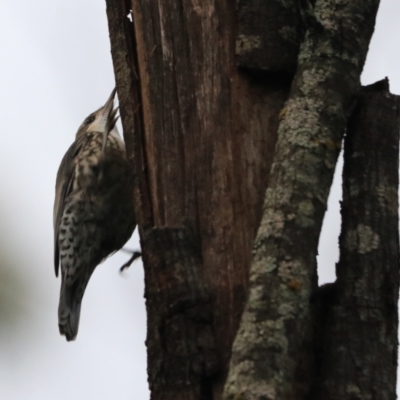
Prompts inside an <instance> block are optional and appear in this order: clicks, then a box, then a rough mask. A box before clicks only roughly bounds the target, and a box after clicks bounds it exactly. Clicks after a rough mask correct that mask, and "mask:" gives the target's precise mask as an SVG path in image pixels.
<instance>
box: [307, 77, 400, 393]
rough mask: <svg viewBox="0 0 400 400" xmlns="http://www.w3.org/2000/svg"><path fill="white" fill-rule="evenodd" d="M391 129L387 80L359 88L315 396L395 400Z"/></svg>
mask: <svg viewBox="0 0 400 400" xmlns="http://www.w3.org/2000/svg"><path fill="white" fill-rule="evenodd" d="M399 126H400V97H399V96H394V95H391V94H390V93H389V88H388V82H387V81H381V82H378V83H377V84H374V85H370V86H368V87H366V88H364V89H363V93H362V96H361V98H360V100H359V101H358V103H357V107H356V109H355V112H354V114H353V115H352V118H351V120H350V123H349V125H348V129H347V134H346V138H345V146H344V170H343V202H342V232H341V236H340V261H339V263H338V265H337V281H336V283H335V284H334V285H332V286H331V288H330V289H329V291H330V295H329V297H328V302H324V303H325V304H324V306H323V312H324V314H325V315H323V316H322V317H323V320H324V321H325V324H324V326H323V327H322V331H321V332H320V333H321V336H322V343H321V348H320V349H319V356H320V360H319V368H318V371H319V376H318V378H317V379H316V386H317V388H316V392H315V395H314V396H313V398H315V399H320V398H324V399H327V400H330V399H332V400H333V399H338V398H340V399H343V400H347V399H348V400H351V399H360V400H378V399H379V400H394V399H396V374H397V345H398V344H397V327H398V318H397V302H398V292H399V235H398V192H397V191H398V168H399V165H398V154H399Z"/></svg>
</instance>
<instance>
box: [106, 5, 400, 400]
mask: <svg viewBox="0 0 400 400" xmlns="http://www.w3.org/2000/svg"><path fill="white" fill-rule="evenodd" d="M106 2H107V15H108V21H109V30H110V39H111V51H112V57H113V63H114V71H115V77H116V84H117V90H118V96H119V100H120V111H121V119H122V124H123V128H124V136H125V141H126V144H127V151H128V156H129V159H130V160H131V162H132V171H133V173H134V174H135V207H136V214H137V220H138V224H139V233H140V238H141V246H142V251H143V261H144V267H145V280H146V282H145V283H146V290H145V297H146V307H147V315H148V335H147V341H146V345H147V348H148V376H149V384H150V390H151V396H152V399H153V400H159V399H163V400H169V399H171V400H172V399H174V400H179V399H185V400H189V399H190V400H192V399H193V400H195V399H196V400H198V399H201V400H206V399H207V400H210V399H214V400H219V399H222V397H223V396H225V397H226V398H234V399H239V398H243V399H247V398H248V399H253V398H254V399H262V398H263V399H269V398H271V399H272V398H279V399H304V398H305V397H306V395H307V394H308V393H311V392H310V388H311V387H313V389H312V391H313V392H315V393H316V392H317V388H316V387H315V388H314V386H312V384H313V382H314V381H315V377H316V376H317V375H316V374H315V372H314V371H315V368H314V366H315V362H319V361H318V360H319V358H316V357H315V353H316V352H317V351H319V350H320V347H321V346H322V347H323V346H325V344H324V345H322V344H321V346H319V347H318V346H314V345H313V344H314V343H315V340H314V336H313V327H314V325H317V326H318V329H319V330H321V329H322V328H321V326H322V325H321V323H320V321H319V319H318V318H313V314H312V307H310V297H311V296H312V295H313V293H315V292H316V289H317V288H316V264H315V255H316V251H317V244H318V237H319V233H320V228H321V223H322V218H323V214H324V211H325V208H326V200H327V196H328V193H329V187H330V184H331V181H332V176H333V171H334V167H335V164H336V159H337V155H338V152H339V149H340V142H341V138H342V135H343V132H344V128H345V126H346V123H347V119H348V116H349V114H350V112H351V110H352V107H353V104H354V103H355V99H356V95H357V93H358V90H359V75H360V72H361V69H362V67H363V64H364V61H365V56H366V52H367V48H368V44H369V40H370V37H371V34H372V31H373V26H374V19H375V14H376V10H377V6H378V1H377V0H374V1H373V0H368V1H366V0H364V1H361V0H353V1H351V2H350V3H351V4H349V3H348V2H343V1H339V0H337V1H333V0H330V1H322V0H320V1H318V2H317V3H316V6H315V10H314V9H313V7H312V6H311V5H310V4H309V3H308V1H306V0H304V1H301V2H298V1H297V0H274V1H268V2H264V1H259V0H250V1H242V0H238V1H237V2H236V3H235V2H234V1H220V0H202V1H198V0H191V1H189V0H179V1H176V0H152V1H148V0H133V1H132V2H130V1H129V0H106ZM299 4H300V6H299ZM306 31H307V32H306ZM305 32H306V33H305ZM300 45H301V49H300ZM293 78H294V79H293ZM392 100H393V99H392ZM286 101H287V103H286V105H285V102H286ZM278 127H279V133H278ZM277 135H278V144H277V146H276V142H277ZM275 147H276V148H275ZM396 160H397V159H396ZM396 160H394V159H391V161H390V162H391V163H395V162H396ZM272 161H274V166H273V167H272V171H271V174H270V170H271V165H272ZM267 187H268V190H267V191H266V189H267ZM265 193H266V195H265ZM263 205H264V206H263ZM396 215H397V214H396ZM260 221H261V225H260ZM380 228H381V229H383V226H380ZM257 230H258V234H257ZM374 232H376V231H374ZM256 234H257V238H256ZM382 234H383V233H382ZM393 243H394V242H393ZM253 246H254V247H253ZM252 249H254V250H253V255H252ZM392 250H393V248H390V249H389V250H388V251H392ZM391 254H392V253H391ZM252 257H253V262H252ZM391 257H394V255H393V254H392V255H391ZM374 263H375V261H374ZM251 265H252V267H251V272H250V275H249V271H250V266H251ZM392 267H393V266H392ZM249 277H250V280H249ZM396 282H397V281H396ZM248 296H249V297H248ZM315 296H316V298H317V299H319V297H318V295H315ZM315 296H314V297H315ZM320 297H321V296H320ZM247 298H249V300H248V302H247V306H246V309H245V312H244V314H243V317H242V312H243V309H244V306H245V303H246V300H247ZM316 303H318V304H319V300H317V301H316ZM385 304H386V303H385ZM316 308H318V307H316ZM320 308H321V307H320ZM391 318H393V316H392V317H391ZM320 319H322V320H323V318H320ZM391 321H392V320H391ZM239 325H240V329H239V331H238V328H239ZM392 325H393V321H392ZM392 325H391V326H392ZM324 326H325V325H324ZM396 327H397V325H396ZM327 329H328V328H327ZM332 329H333V328H332ZM237 332H238V335H237V337H236V340H235V345H234V346H233V348H232V343H233V340H234V338H235V335H236V333H237ZM321 332H322V331H321ZM324 332H325V331H324ZM393 332H394V333H393ZM393 332H392V333H391V334H395V333H396V332H397V330H396V328H394V330H393ZM321 335H322V334H321ZM324 335H325V333H324ZM326 336H327V337H328V336H329V334H328V333H326ZM322 342H323V341H322V340H321V343H322ZM323 343H325V342H323ZM232 352H233V353H232ZM231 355H232V359H231ZM322 358H323V357H322ZM230 360H231V361H230ZM340 362H341V361H340ZM227 379H228V380H227ZM226 380H227V385H226V388H225V395H224V394H223V393H224V384H225V382H226ZM318 390H319V389H318ZM321 390H323V391H324V390H326V389H321Z"/></svg>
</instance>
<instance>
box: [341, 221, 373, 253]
mask: <svg viewBox="0 0 400 400" xmlns="http://www.w3.org/2000/svg"><path fill="white" fill-rule="evenodd" d="M379 243H380V239H379V235H377V234H376V233H375V232H374V231H373V230H372V229H371V227H369V226H367V225H364V224H359V225H357V228H356V229H353V230H349V231H348V232H347V234H346V239H345V246H346V247H347V249H348V250H349V251H357V252H358V253H360V254H366V253H369V252H370V251H373V250H376V249H378V248H379Z"/></svg>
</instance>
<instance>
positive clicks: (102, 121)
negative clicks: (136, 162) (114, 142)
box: [76, 88, 118, 147]
mask: <svg viewBox="0 0 400 400" xmlns="http://www.w3.org/2000/svg"><path fill="white" fill-rule="evenodd" d="M116 91H117V90H116V89H115V88H114V89H113V91H112V92H111V94H110V97H109V98H108V100H107V101H106V103H105V104H104V106H103V107H100V108H99V109H98V110H96V111H95V112H92V113H91V114H90V115H89V116H88V117H87V118H86V119H85V120H84V121H83V122H82V124H81V126H80V127H79V129H78V132H77V134H76V137H77V138H78V137H79V136H80V135H83V134H86V133H90V132H100V133H102V134H103V135H104V136H103V137H104V141H103V147H104V146H105V142H106V141H107V136H108V134H109V133H110V132H111V131H112V130H113V129H114V128H115V124H116V122H117V120H118V116H117V112H118V108H115V109H114V97H115V93H116Z"/></svg>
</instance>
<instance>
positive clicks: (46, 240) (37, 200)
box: [0, 0, 400, 400]
mask: <svg viewBox="0 0 400 400" xmlns="http://www.w3.org/2000/svg"><path fill="white" fill-rule="evenodd" d="M399 18H400V1H399V0H383V1H381V9H380V12H379V15H378V21H377V26H376V32H375V35H374V37H373V40H372V43H371V47H370V53H369V56H368V60H367V64H366V67H365V71H364V74H363V83H364V84H368V83H372V82H375V81H377V80H380V79H382V78H384V77H385V76H388V77H389V79H390V84H391V91H392V93H396V94H400V24H399ZM0 49H1V55H2V57H1V62H0V93H1V94H2V104H1V107H0V121H1V136H0V137H1V146H0V185H1V188H2V193H1V198H0V218H1V219H0V221H1V224H0V289H1V290H0V293H3V294H2V295H0V316H4V315H5V316H6V317H7V318H6V319H4V318H3V319H2V324H3V325H1V326H0V399H11V400H50V399H51V400H54V399H57V400H70V399H74V400H87V399H96V400H110V399H118V400H128V399H135V400H147V399H148V398H149V392H148V388H147V378H146V352H145V346H144V340H145V335H146V316H145V309H144V299H143V290H144V287H143V269H142V265H141V262H137V263H135V264H134V265H133V266H132V267H131V268H130V269H129V270H128V271H127V272H126V273H124V274H123V275H122V276H121V275H120V274H119V273H118V268H119V266H121V265H122V263H123V262H125V261H126V259H127V257H128V256H127V255H126V254H124V253H119V254H117V255H115V256H113V257H112V258H111V259H109V260H108V261H107V262H105V263H104V264H102V265H101V266H100V267H99V268H98V269H97V270H96V272H95V273H94V275H93V277H92V278H91V281H90V283H89V286H88V289H87V291H86V294H85V297H84V301H83V306H82V314H81V324H80V329H79V334H78V338H77V340H76V341H75V342H72V343H67V342H66V341H65V339H64V338H63V337H61V336H60V335H59V333H58V327H57V318H56V317H57V303H58V294H59V286H60V280H59V279H56V278H55V276H54V271H53V262H52V261H53V230H52V209H53V199H54V184H55V177H56V172H57V169H58V166H59V163H60V161H61V158H62V156H63V154H64V153H65V151H66V150H67V149H68V146H69V145H70V143H71V142H72V141H73V138H74V135H75V132H76V130H77V128H78V126H79V125H80V123H81V122H82V121H83V119H84V118H85V117H86V116H87V115H88V114H89V113H91V112H92V111H94V110H95V109H97V108H98V107H99V106H100V105H102V104H103V103H104V102H105V100H106V99H107V97H108V95H109V94H110V92H111V90H112V88H113V87H114V75H113V70H112V62H111V56H110V50H109V49H110V45H109V39H108V30H107V19H106V13H105V2H104V1H98V0H80V1H64V2H62V1H54V0H35V1H32V0H20V1H13V0H0ZM344 73H345V72H344ZM336 175H337V176H336V178H335V185H334V189H333V191H332V194H331V197H330V202H329V214H328V216H327V218H326V221H325V223H324V234H323V237H322V239H321V243H320V254H321V256H320V258H319V262H320V282H322V283H323V282H328V281H332V280H334V264H335V262H336V261H337V258H338V251H337V241H338V234H339V225H340V216H339V198H340V193H341V189H340V182H339V180H340V179H339V178H340V173H339V174H336ZM138 245H139V244H138V239H137V234H136V233H135V235H134V238H133V239H132V240H131V242H130V243H128V245H127V247H130V248H138ZM10 270H11V271H12V272H13V273H12V274H11V273H10V272H9V271H10ZM14 283H16V284H18V283H19V286H16V287H19V290H18V291H17V290H13V289H14ZM4 321H6V323H4Z"/></svg>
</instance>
